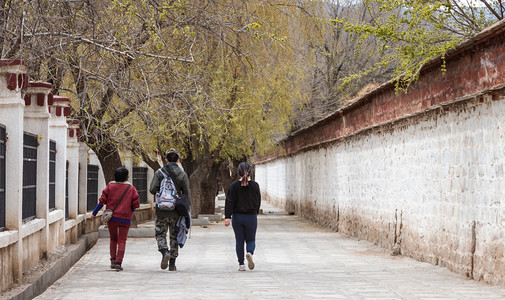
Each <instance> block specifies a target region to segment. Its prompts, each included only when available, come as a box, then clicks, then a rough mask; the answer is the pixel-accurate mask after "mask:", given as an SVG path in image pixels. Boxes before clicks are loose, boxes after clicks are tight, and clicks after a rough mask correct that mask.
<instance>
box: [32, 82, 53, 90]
mask: <svg viewBox="0 0 505 300" xmlns="http://www.w3.org/2000/svg"><path fill="white" fill-rule="evenodd" d="M28 87H29V88H31V87H38V88H47V89H51V88H53V85H52V84H51V83H49V82H43V81H29V82H28Z"/></svg>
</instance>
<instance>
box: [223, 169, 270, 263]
mask: <svg viewBox="0 0 505 300" xmlns="http://www.w3.org/2000/svg"><path fill="white" fill-rule="evenodd" d="M237 171H238V175H239V176H240V180H237V181H234V182H232V184H231V185H230V188H229V189H228V193H226V200H225V206H224V215H225V220H224V225H225V226H229V225H230V223H232V227H233V231H234V232H235V252H236V253H237V259H238V265H239V267H238V270H239V271H245V270H246V269H245V265H244V243H245V244H246V251H247V254H246V255H245V258H246V259H247V266H248V268H249V270H253V269H254V260H253V254H254V250H255V248H256V229H257V227H258V214H259V211H260V206H261V194H260V187H259V184H258V183H257V182H255V181H252V180H251V179H250V178H249V174H251V165H250V164H249V163H247V162H242V163H240V164H239V166H238V169H237Z"/></svg>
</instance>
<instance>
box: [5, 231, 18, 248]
mask: <svg viewBox="0 0 505 300" xmlns="http://www.w3.org/2000/svg"><path fill="white" fill-rule="evenodd" d="M18 235H19V231H17V230H7V231H2V232H0V249H1V248H5V247H7V246H9V245H12V244H14V243H17V241H18Z"/></svg>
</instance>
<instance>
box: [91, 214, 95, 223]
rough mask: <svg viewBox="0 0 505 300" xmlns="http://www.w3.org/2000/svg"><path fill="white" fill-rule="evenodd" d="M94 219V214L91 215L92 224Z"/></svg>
mask: <svg viewBox="0 0 505 300" xmlns="http://www.w3.org/2000/svg"><path fill="white" fill-rule="evenodd" d="M94 218H95V215H94V214H91V221H92V222H93V219H94Z"/></svg>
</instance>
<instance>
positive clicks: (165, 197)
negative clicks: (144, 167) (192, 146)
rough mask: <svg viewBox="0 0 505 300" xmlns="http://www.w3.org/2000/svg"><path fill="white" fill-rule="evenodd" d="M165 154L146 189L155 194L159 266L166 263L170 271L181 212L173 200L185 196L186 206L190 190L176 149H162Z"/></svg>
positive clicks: (177, 249)
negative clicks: (163, 162) (163, 161)
mask: <svg viewBox="0 0 505 300" xmlns="http://www.w3.org/2000/svg"><path fill="white" fill-rule="evenodd" d="M165 158H166V159H167V162H168V163H167V164H166V165H165V166H164V167H162V168H160V169H158V170H157V171H156V172H155V173H154V177H153V179H152V180H151V184H150V186H149V192H150V193H151V194H153V195H155V202H156V220H155V236H156V241H157V243H158V251H160V253H161V256H162V257H161V264H160V267H161V269H163V270H165V269H166V268H167V267H169V269H168V270H169V271H176V270H177V268H176V266H175V259H176V258H177V256H178V255H179V244H178V241H177V233H178V232H177V229H178V228H177V227H178V221H179V217H180V215H179V212H178V209H176V207H175V205H176V203H175V202H176V201H177V198H180V196H184V198H185V199H186V201H187V206H188V208H189V203H190V198H191V194H190V190H189V179H188V175H187V174H186V172H184V170H183V169H182V167H180V166H179V153H178V152H177V150H175V149H173V148H172V149H169V150H168V151H167V152H166V153H165ZM174 196H176V197H174ZM187 211H189V209H188V210H187ZM179 223H180V222H179ZM167 232H168V233H169V240H170V247H169V246H168V244H167Z"/></svg>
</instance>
